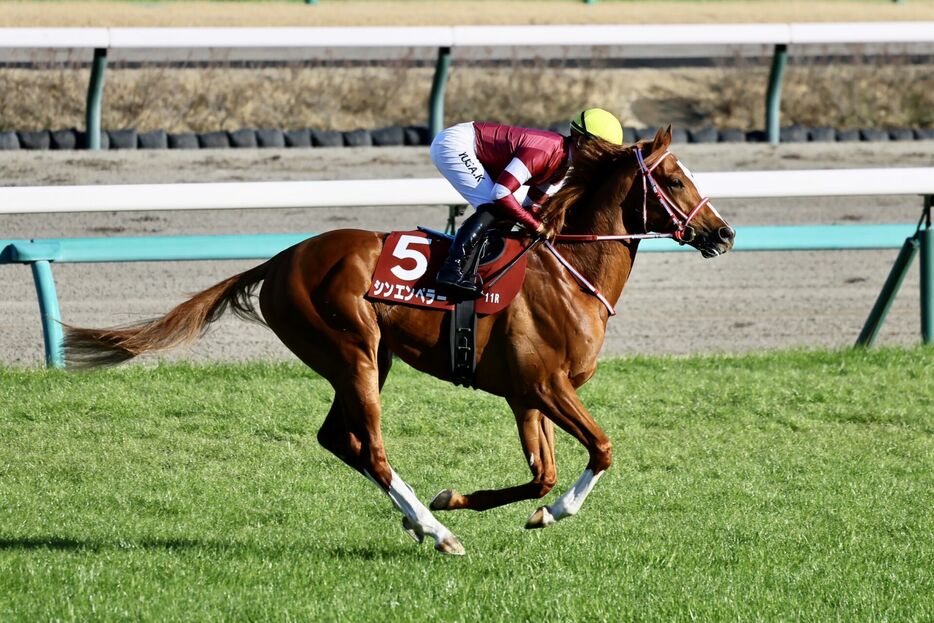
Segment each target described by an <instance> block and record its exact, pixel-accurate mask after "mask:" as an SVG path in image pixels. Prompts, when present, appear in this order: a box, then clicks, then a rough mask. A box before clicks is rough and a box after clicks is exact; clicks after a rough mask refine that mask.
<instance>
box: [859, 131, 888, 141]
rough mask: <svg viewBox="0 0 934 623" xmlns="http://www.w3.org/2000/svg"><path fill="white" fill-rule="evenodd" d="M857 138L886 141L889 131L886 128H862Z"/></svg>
mask: <svg viewBox="0 0 934 623" xmlns="http://www.w3.org/2000/svg"><path fill="white" fill-rule="evenodd" d="M859 140H861V141H873V142H875V141H888V140H889V133H888V131H887V130H878V129H875V128H862V129H860V131H859Z"/></svg>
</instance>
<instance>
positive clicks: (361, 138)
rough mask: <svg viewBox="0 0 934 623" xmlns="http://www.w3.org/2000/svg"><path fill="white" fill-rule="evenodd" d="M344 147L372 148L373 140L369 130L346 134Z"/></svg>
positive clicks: (353, 131) (351, 131)
mask: <svg viewBox="0 0 934 623" xmlns="http://www.w3.org/2000/svg"><path fill="white" fill-rule="evenodd" d="M344 145H346V146H347V147H372V146H373V138H372V137H371V136H370V133H369V132H368V131H367V130H350V131H349V132H344Z"/></svg>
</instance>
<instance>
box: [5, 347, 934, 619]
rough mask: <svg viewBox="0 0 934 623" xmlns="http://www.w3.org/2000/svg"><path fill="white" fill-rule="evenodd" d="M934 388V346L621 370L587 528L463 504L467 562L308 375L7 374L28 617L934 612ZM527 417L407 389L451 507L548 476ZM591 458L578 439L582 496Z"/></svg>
mask: <svg viewBox="0 0 934 623" xmlns="http://www.w3.org/2000/svg"><path fill="white" fill-rule="evenodd" d="M932 373H934V351H932V350H931V349H929V348H917V349H910V350H880V351H846V352H829V353H828V352H790V353H777V354H767V355H754V356H709V357H693V358H684V359H681V358H631V359H619V360H608V361H605V362H604V363H603V364H602V365H601V369H600V371H599V372H598V374H597V376H596V378H595V379H594V380H593V381H592V382H591V383H590V385H588V386H587V387H586V388H584V390H582V395H583V397H584V400H585V402H586V403H587V404H588V405H589V407H590V410H591V412H592V413H593V415H594V416H595V418H596V419H597V421H599V422H600V423H601V424H602V426H603V427H604V429H605V430H606V431H607V433H608V434H609V435H610V436H611V438H612V439H613V440H614V441H615V448H614V450H615V457H616V462H615V465H614V467H613V468H612V469H611V470H610V471H609V472H608V473H607V474H606V476H605V477H604V478H603V479H602V480H601V481H600V483H599V484H598V486H597V488H596V489H595V490H594V493H593V494H592V495H591V497H590V499H589V500H588V501H587V504H586V505H585V506H584V508H583V509H582V511H581V513H580V514H579V515H578V516H576V517H573V518H570V519H568V520H566V521H564V522H562V523H560V524H558V525H557V526H554V527H551V528H548V529H547V530H542V531H533V532H529V531H525V530H523V528H522V525H523V523H524V521H525V519H526V517H527V516H528V515H529V514H530V513H531V512H532V510H534V509H535V508H536V507H537V506H538V503H537V502H534V501H529V502H523V503H520V504H516V505H513V506H509V507H505V508H501V509H496V510H492V511H489V512H486V513H481V514H478V513H468V512H461V513H450V514H442V515H440V517H439V518H440V519H441V520H442V521H443V522H445V523H446V524H447V525H448V526H449V527H450V528H451V529H452V530H453V531H454V532H455V533H456V534H458V535H459V536H460V537H461V539H462V541H463V542H464V544H465V546H466V547H467V552H468V553H467V556H466V557H463V558H449V557H444V556H441V555H440V554H437V553H435V552H434V551H432V550H431V548H430V546H427V545H422V546H420V547H419V546H416V545H415V544H414V543H413V542H411V541H410V540H409V539H408V537H406V536H405V535H404V534H403V532H402V530H401V529H400V527H399V520H400V516H399V515H398V514H397V513H396V512H395V511H394V510H393V509H392V508H391V506H390V503H389V501H388V500H387V499H386V498H385V496H383V495H382V494H380V493H379V492H377V490H376V489H375V488H374V487H373V486H372V485H371V484H370V483H369V482H367V481H366V480H365V479H364V478H362V477H360V476H358V475H356V474H354V473H352V472H351V471H350V470H348V469H347V468H346V467H344V466H343V465H342V464H341V463H339V462H338V460H337V459H335V458H333V457H331V456H330V455H328V454H327V453H326V452H325V451H323V450H322V449H320V448H319V447H318V446H317V444H316V442H315V431H316V429H317V426H318V425H319V424H320V422H321V420H322V418H323V416H324V413H325V412H326V410H327V408H328V405H329V403H330V399H331V391H330V388H329V387H328V386H327V384H326V383H325V382H323V381H322V380H321V379H319V378H317V377H315V376H313V375H312V374H311V373H310V372H309V371H307V370H306V369H303V368H300V367H298V366H293V365H260V364H257V365H211V366H188V365H164V366H160V367H157V368H140V367H136V368H127V369H119V370H112V371H107V372H103V373H88V374H69V373H63V372H58V371H40V370H22V369H0V620H3V621H14V620H91V619H95V620H110V619H145V620H161V621H172V620H220V619H234V620H348V621H364V620H376V619H379V620H383V619H388V620H412V621H424V620H445V621H447V620H509V621H515V620H533V619H534V620H541V619H544V618H548V619H554V620H565V621H571V620H586V621H600V620H612V621H616V620H624V619H631V618H634V619H647V620H671V619H687V618H700V619H706V620H710V619H716V620H722V619H759V620H777V619H781V620H786V619H816V620H826V619H856V620H900V621H905V620H918V621H921V620H931V618H932V617H934V577H932V576H934V571H932V570H934V516H932V502H934V476H932V474H934V436H932V433H934V419H932V414H934V408H932V407H934V384H932V383H931V378H932ZM514 428H515V427H514V424H513V422H512V417H511V415H509V413H508V410H507V409H506V406H505V404H504V403H503V402H502V401H501V400H499V399H496V398H493V397H490V396H486V395H484V394H481V393H477V392H472V391H469V390H463V389H454V388H452V387H451V386H449V385H446V384H443V383H441V382H439V381H436V380H433V379H430V378H428V377H425V376H422V375H420V374H418V373H416V372H414V371H413V370H411V369H409V368H407V367H405V366H404V365H401V364H397V365H396V367H395V369H394V370H393V374H392V375H391V376H390V380H389V383H388V385H387V387H386V389H385V391H384V431H385V435H386V440H387V446H388V452H389V457H390V460H391V461H392V462H393V465H394V467H395V468H396V470H397V471H398V472H399V473H400V474H401V475H402V476H403V477H404V478H406V480H407V481H408V482H409V484H411V485H412V486H413V487H414V488H415V490H416V492H418V493H419V494H420V497H421V498H422V499H423V500H427V499H429V498H430V496H431V495H433V494H434V493H435V492H436V491H437V490H439V489H441V488H444V487H448V486H453V487H456V488H458V489H459V490H461V491H465V492H466V491H471V490H473V489H475V488H488V487H493V486H506V485H511V484H516V483H518V482H523V481H525V480H526V478H527V469H526V467H525V463H524V459H523V457H522V455H521V451H520V449H519V444H518V441H517V436H516V433H515V430H514ZM585 462H586V457H585V455H584V453H583V452H582V451H581V450H580V448H579V447H577V444H576V443H575V442H573V441H572V440H570V439H569V438H568V437H567V436H564V435H561V436H560V437H559V441H558V466H559V471H560V474H559V477H560V481H559V485H558V488H557V491H559V492H560V491H564V490H565V489H566V488H567V487H568V486H569V485H570V484H571V483H572V482H573V481H574V480H575V479H576V478H577V476H578V475H579V474H580V472H581V470H582V469H583V467H584V464H585ZM553 497H554V494H552V496H549V498H547V499H546V501H550V500H552V499H553Z"/></svg>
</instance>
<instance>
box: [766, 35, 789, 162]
mask: <svg viewBox="0 0 934 623" xmlns="http://www.w3.org/2000/svg"><path fill="white" fill-rule="evenodd" d="M787 64H788V46H787V45H785V44H784V43H779V44H778V45H776V46H775V54H774V55H773V56H772V70H771V72H770V73H769V90H768V93H767V94H766V97H765V131H766V134H767V135H768V137H769V143H771V144H772V145H777V144H778V141H779V139H780V136H781V132H780V125H779V124H780V123H781V115H782V111H781V107H782V78H783V77H784V75H785V65H787Z"/></svg>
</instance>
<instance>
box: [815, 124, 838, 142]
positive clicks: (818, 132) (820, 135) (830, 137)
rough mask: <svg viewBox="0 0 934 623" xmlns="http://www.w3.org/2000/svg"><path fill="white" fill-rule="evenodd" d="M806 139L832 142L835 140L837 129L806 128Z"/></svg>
mask: <svg viewBox="0 0 934 623" xmlns="http://www.w3.org/2000/svg"><path fill="white" fill-rule="evenodd" d="M808 140H809V141H810V142H812V143H822V142H833V141H835V140H837V130H836V129H834V128H828V127H823V128H811V129H810V130H808Z"/></svg>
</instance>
